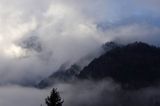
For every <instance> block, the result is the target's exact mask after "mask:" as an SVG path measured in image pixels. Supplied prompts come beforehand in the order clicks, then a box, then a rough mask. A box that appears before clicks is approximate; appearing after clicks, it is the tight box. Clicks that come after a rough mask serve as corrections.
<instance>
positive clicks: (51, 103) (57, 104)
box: [45, 88, 63, 106]
mask: <svg viewBox="0 0 160 106" xmlns="http://www.w3.org/2000/svg"><path fill="white" fill-rule="evenodd" d="M45 101H46V104H47V106H62V103H63V101H62V99H61V97H60V95H59V92H58V91H57V89H55V88H53V89H52V91H51V95H50V96H48V97H47V98H46V99H45Z"/></svg>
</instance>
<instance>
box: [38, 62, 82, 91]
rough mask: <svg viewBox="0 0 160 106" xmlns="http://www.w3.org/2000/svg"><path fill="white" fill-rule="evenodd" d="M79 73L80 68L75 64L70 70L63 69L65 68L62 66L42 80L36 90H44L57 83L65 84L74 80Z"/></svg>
mask: <svg viewBox="0 0 160 106" xmlns="http://www.w3.org/2000/svg"><path fill="white" fill-rule="evenodd" d="M79 72H80V67H79V66H78V65H76V64H74V65H72V66H71V67H70V68H68V69H65V67H64V66H63V65H62V66H61V67H60V68H59V69H58V71H56V72H54V73H53V74H51V75H50V76H49V77H48V78H46V79H43V80H42V81H40V82H39V84H38V85H37V87H38V88H46V87H49V86H51V85H53V84H56V83H57V82H67V81H72V80H74V79H75V78H76V76H77V75H78V74H79Z"/></svg>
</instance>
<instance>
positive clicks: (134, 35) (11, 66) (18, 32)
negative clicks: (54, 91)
mask: <svg viewBox="0 0 160 106" xmlns="http://www.w3.org/2000/svg"><path fill="white" fill-rule="evenodd" d="M159 10H160V1H159V0H0V50H1V52H0V83H10V82H12V83H15V82H16V83H21V82H30V83H31V82H33V81H34V83H35V82H37V81H39V79H41V78H43V77H46V76H48V75H49V74H50V73H52V72H54V71H56V70H57V69H58V68H59V67H60V66H61V65H62V64H64V63H68V64H73V63H75V62H77V61H79V60H80V59H81V58H83V57H85V56H86V55H88V54H90V53H92V52H94V51H96V50H97V49H98V48H99V47H100V46H101V45H102V44H103V43H104V42H107V41H112V40H113V41H114V40H115V41H120V42H126V43H128V42H133V41H144V42H147V43H150V44H156V45H159V42H160V35H159V34H160V20H159V18H160V11H159Z"/></svg>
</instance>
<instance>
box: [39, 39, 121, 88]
mask: <svg viewBox="0 0 160 106" xmlns="http://www.w3.org/2000/svg"><path fill="white" fill-rule="evenodd" d="M116 47H119V44H117V43H115V42H107V43H105V44H104V45H102V47H101V48H100V49H99V51H96V52H95V53H91V54H89V55H87V56H85V57H83V58H82V59H81V60H80V61H78V62H77V63H75V64H73V65H71V66H70V67H69V68H67V69H66V64H64V65H62V66H61V67H60V68H59V69H58V70H57V71H56V72H53V73H52V74H51V75H50V76H49V77H47V78H45V79H43V80H42V81H40V82H39V83H38V85H37V87H38V88H45V87H49V86H51V85H53V84H55V83H57V82H67V81H71V80H74V79H76V78H77V76H78V74H79V73H80V71H81V69H82V67H84V66H86V65H88V64H89V63H90V62H91V61H92V60H94V58H95V57H97V58H98V57H99V56H100V55H101V54H104V53H105V52H107V51H109V50H111V49H113V48H116Z"/></svg>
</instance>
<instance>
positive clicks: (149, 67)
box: [78, 42, 160, 89]
mask: <svg viewBox="0 0 160 106" xmlns="http://www.w3.org/2000/svg"><path fill="white" fill-rule="evenodd" d="M78 77H79V78H80V79H94V80H101V79H105V78H108V77H109V78H112V79H113V80H114V81H115V82H117V83H119V84H121V85H122V87H123V88H131V89H132V88H133V89H137V88H142V87H147V86H150V85H155V84H157V83H158V81H159V79H160V48H159V47H155V46H151V45H148V44H146V43H142V42H135V43H132V44H128V45H126V46H119V47H115V48H113V49H111V50H110V51H108V52H106V53H104V54H103V55H102V56H100V57H99V58H96V59H94V60H93V61H92V62H91V63H90V64H89V65H88V66H86V67H85V68H84V69H83V70H82V71H81V72H80V74H79V75H78Z"/></svg>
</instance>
